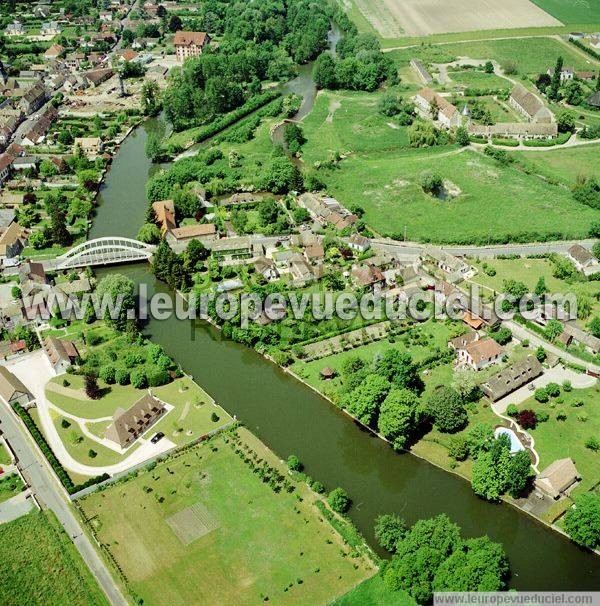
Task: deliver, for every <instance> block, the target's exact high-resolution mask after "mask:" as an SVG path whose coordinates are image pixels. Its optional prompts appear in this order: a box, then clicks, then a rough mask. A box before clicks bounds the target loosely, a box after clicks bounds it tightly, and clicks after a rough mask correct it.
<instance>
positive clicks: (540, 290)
mask: <svg viewBox="0 0 600 606" xmlns="http://www.w3.org/2000/svg"><path fill="white" fill-rule="evenodd" d="M547 292H548V287H547V286H546V280H545V279H544V276H540V277H539V279H538V281H537V284H536V285H535V294H536V295H537V296H538V297H541V296H543V295H544V294H546V293H547Z"/></svg>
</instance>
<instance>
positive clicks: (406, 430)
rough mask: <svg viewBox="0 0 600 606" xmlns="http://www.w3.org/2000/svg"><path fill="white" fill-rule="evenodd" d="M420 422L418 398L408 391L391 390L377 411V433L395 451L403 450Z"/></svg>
mask: <svg viewBox="0 0 600 606" xmlns="http://www.w3.org/2000/svg"><path fill="white" fill-rule="evenodd" d="M421 420H422V414H421V412H420V410H419V398H418V397H417V396H416V395H415V393H414V392H412V391H409V390H408V389H392V390H391V391H390V392H389V393H388V395H387V397H386V398H385V400H384V401H383V403H382V404H381V409H380V411H379V420H378V429H379V433H381V434H382V435H384V436H385V437H386V438H387V439H388V440H390V441H391V442H392V443H393V445H394V448H395V449H396V450H400V449H402V448H404V447H405V446H406V444H407V442H408V440H409V439H410V437H411V435H412V434H414V432H415V429H416V428H417V427H418V425H419V423H420V422H421Z"/></svg>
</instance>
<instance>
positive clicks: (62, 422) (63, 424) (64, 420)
mask: <svg viewBox="0 0 600 606" xmlns="http://www.w3.org/2000/svg"><path fill="white" fill-rule="evenodd" d="M60 426H61V427H62V428H63V429H68V428H69V427H71V423H69V421H68V420H67V419H63V420H62V421H61V422H60Z"/></svg>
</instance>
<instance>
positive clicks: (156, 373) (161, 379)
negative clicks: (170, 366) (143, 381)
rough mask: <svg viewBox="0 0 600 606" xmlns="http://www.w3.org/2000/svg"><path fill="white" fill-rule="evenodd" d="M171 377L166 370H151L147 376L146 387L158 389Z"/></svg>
mask: <svg viewBox="0 0 600 606" xmlns="http://www.w3.org/2000/svg"><path fill="white" fill-rule="evenodd" d="M170 379H171V377H170V376H169V373H168V372H167V371H166V370H160V369H157V370H153V371H152V372H150V373H149V374H148V385H149V386H150V387H159V386H160V385H166V384H167V383H168V382H169V380H170Z"/></svg>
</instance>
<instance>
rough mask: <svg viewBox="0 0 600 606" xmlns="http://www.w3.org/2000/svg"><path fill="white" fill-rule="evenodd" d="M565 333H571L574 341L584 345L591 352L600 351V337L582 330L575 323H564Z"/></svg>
mask: <svg viewBox="0 0 600 606" xmlns="http://www.w3.org/2000/svg"><path fill="white" fill-rule="evenodd" d="M563 334H566V335H569V336H570V337H571V338H572V339H573V341H575V342H576V343H579V344H580V345H583V346H584V347H585V349H586V350H587V351H588V352H589V353H592V354H597V353H600V339H599V338H598V337H595V336H594V335H592V334H590V333H589V332H586V331H585V330H581V328H579V327H578V326H576V325H575V324H571V323H570V322H567V323H566V324H565V325H564V329H563Z"/></svg>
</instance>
